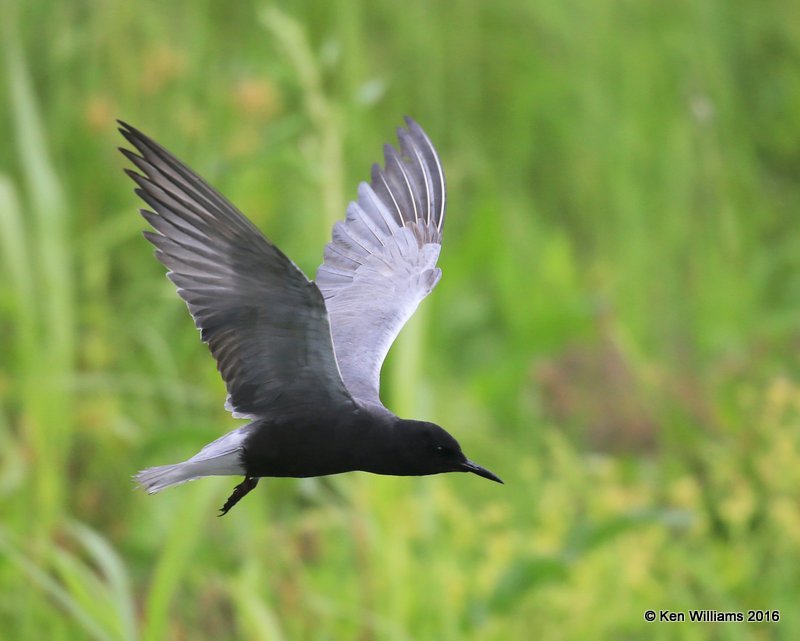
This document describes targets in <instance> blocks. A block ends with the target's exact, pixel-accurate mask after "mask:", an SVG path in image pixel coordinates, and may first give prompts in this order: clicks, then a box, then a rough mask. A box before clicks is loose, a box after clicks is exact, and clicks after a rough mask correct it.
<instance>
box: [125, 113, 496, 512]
mask: <svg viewBox="0 0 800 641" xmlns="http://www.w3.org/2000/svg"><path fill="white" fill-rule="evenodd" d="M407 123H408V129H401V130H399V132H398V134H399V138H400V150H401V153H400V154H398V153H397V151H396V150H395V149H394V148H392V147H390V146H388V145H387V146H386V147H385V157H386V165H385V168H384V169H381V168H379V167H378V166H377V165H375V166H374V167H373V172H372V182H371V184H366V183H362V184H361V186H360V187H359V199H358V201H357V202H353V203H351V204H350V206H349V207H348V210H347V218H346V220H345V221H344V222H339V223H337V224H336V225H335V226H334V229H333V239H332V241H331V242H330V243H329V244H328V246H327V247H326V250H325V261H324V262H323V264H322V265H321V266H320V268H319V271H318V273H317V280H316V282H312V281H310V280H308V279H307V278H306V277H305V275H304V274H303V273H302V272H301V271H300V269H299V268H298V267H297V266H296V265H295V264H294V263H292V262H291V260H289V259H288V258H287V257H286V256H285V255H284V254H283V253H282V252H281V251H280V250H279V249H278V248H277V247H275V245H273V244H272V243H271V242H270V241H269V240H267V239H266V238H265V237H264V236H263V235H262V234H261V232H259V231H258V229H257V228H256V227H255V226H253V224H252V223H250V221H249V220H247V219H246V218H245V217H244V215H243V214H241V213H240V212H239V211H238V210H236V208H235V207H234V206H233V205H231V204H230V203H229V202H228V201H227V200H225V199H224V198H223V197H222V196H221V195H219V194H218V193H217V192H216V191H214V190H213V189H212V188H211V187H210V186H208V185H207V184H206V183H205V182H204V181H203V180H202V179H201V178H200V177H199V176H197V175H196V174H195V173H194V172H192V171H191V170H190V169H188V167H186V166H185V165H184V164H183V163H181V162H180V161H179V160H177V159H176V158H175V157H174V156H172V155H171V154H169V152H167V151H166V150H165V149H163V148H162V147H161V146H159V145H158V144H156V143H155V142H153V141H152V140H150V139H149V138H147V137H146V136H144V135H143V134H142V133H141V132H139V131H137V130H136V129H133V128H132V127H130V126H128V125H125V124H122V128H121V129H120V131H121V132H122V133H123V135H124V136H125V137H126V138H127V139H128V140H129V141H130V142H131V143H132V144H133V145H134V146H135V147H136V149H137V151H139V153H140V154H141V155H136V154H134V153H132V152H130V151H128V150H124V149H123V150H122V151H123V153H124V154H125V155H126V156H127V157H128V158H129V159H130V160H131V161H132V162H133V163H134V165H136V167H137V168H138V169H139V170H140V171H141V172H142V174H138V173H135V172H132V171H128V174H129V175H130V176H131V177H132V178H133V179H134V181H135V182H136V183H137V184H138V186H139V188H138V189H137V190H136V193H137V194H138V195H139V196H141V197H142V199H144V200H145V202H146V203H147V204H148V205H149V206H150V207H151V208H152V211H150V210H142V215H143V216H144V217H145V218H146V219H147V220H148V222H150V224H151V225H152V227H153V229H154V230H155V231H154V232H145V236H146V237H147V239H148V240H150V242H151V243H153V245H155V247H156V256H157V257H158V259H159V260H160V261H161V262H162V263H163V264H164V265H165V266H166V267H167V268H168V269H169V272H168V276H169V278H170V280H172V281H173V283H174V284H175V285H176V286H177V288H178V293H179V295H180V296H181V297H182V298H183V299H184V301H185V302H186V304H187V306H188V307H189V311H190V312H191V314H192V316H193V318H194V320H195V324H196V325H197V327H198V329H200V331H201V336H202V339H203V341H204V342H205V343H207V344H208V346H209V348H210V349H211V352H212V354H213V355H214V357H215V358H216V360H217V365H218V368H219V370H220V373H221V374H222V377H223V379H224V380H225V383H226V386H227V388H228V400H227V402H226V407H227V408H228V409H229V410H230V411H231V412H232V413H233V415H234V416H235V417H237V418H246V419H249V421H250V422H249V423H247V424H246V425H244V426H243V427H240V428H238V429H236V430H234V431H232V432H230V433H228V434H226V435H225V436H223V437H221V438H220V439H218V440H216V441H214V442H213V443H210V444H208V445H207V446H206V447H204V448H203V449H202V450H201V451H200V452H198V453H197V454H196V455H195V456H193V457H192V458H190V459H188V460H187V461H184V462H182V463H177V464H174V465H166V466H161V467H155V468H150V469H147V470H144V471H142V472H140V473H139V474H138V475H137V477H136V479H137V481H138V482H139V483H140V485H142V486H143V487H144V488H145V489H147V491H148V492H151V493H152V492H157V491H159V490H161V489H163V488H165V487H169V486H170V485H176V484H178V483H182V482H185V481H189V480H193V479H195V478H199V477H202V476H212V475H243V476H244V477H245V481H244V482H242V483H241V484H240V485H239V486H237V488H236V489H235V490H234V493H233V495H232V496H231V498H230V499H229V500H228V502H227V503H226V505H225V507H224V508H223V513H224V512H227V511H228V510H229V509H230V508H231V507H232V506H233V505H234V504H235V503H236V502H237V501H238V500H240V499H241V498H242V497H243V496H244V495H245V494H247V492H249V491H250V490H252V489H253V488H254V487H255V485H256V483H257V479H258V478H261V477H265V476H277V477H280V476H288V477H308V476H323V475H328V474H338V473H341V472H350V471H356V470H361V471H365V472H373V473H376V474H393V475H399V476H407V475H426V474H437V473H440V472H453V471H469V472H474V473H476V474H479V475H481V476H484V477H486V478H490V479H492V480H496V481H499V479H498V478H497V477H496V476H495V475H493V474H492V473H491V472H489V471H488V470H485V469H483V468H481V467H480V466H478V465H476V464H474V463H472V462H471V461H468V460H467V459H466V457H465V456H464V455H463V453H462V452H461V448H460V446H459V445H458V442H457V441H456V440H455V439H454V438H453V437H452V436H450V434H448V433H447V432H446V431H445V430H444V429H442V428H441V427H439V426H438V425H435V424H433V423H427V422H423V421H410V420H403V419H400V418H398V417H397V416H395V415H394V414H393V413H391V412H390V411H389V410H387V409H386V408H385V407H384V406H383V405H382V403H381V401H380V397H379V386H380V367H381V364H382V363H383V359H384V357H385V356H386V353H387V351H388V349H389V347H390V346H391V344H392V342H393V341H394V339H395V337H396V336H397V333H398V332H399V331H400V329H401V328H402V326H403V324H404V323H405V322H406V321H407V320H408V318H409V317H410V316H411V315H412V314H413V312H414V310H415V309H416V308H417V305H418V304H419V303H420V302H421V301H422V299H424V298H425V296H427V294H428V293H429V292H430V291H431V290H432V289H433V287H435V285H436V283H437V282H438V281H439V278H440V277H441V271H440V270H439V269H438V268H437V267H436V260H437V258H438V256H439V250H440V248H441V232H442V225H443V223H444V212H445V183H444V173H443V171H442V168H441V163H440V162H439V158H438V155H437V154H436V151H435V150H434V148H433V145H432V144H431V142H430V140H429V139H428V137H427V136H426V135H425V133H424V132H423V131H422V129H421V128H420V127H419V125H417V124H416V123H414V122H413V121H411V120H407Z"/></svg>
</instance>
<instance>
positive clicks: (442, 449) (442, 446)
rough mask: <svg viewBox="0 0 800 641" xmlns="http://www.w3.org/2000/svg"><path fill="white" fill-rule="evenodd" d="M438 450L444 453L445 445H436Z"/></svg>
mask: <svg viewBox="0 0 800 641" xmlns="http://www.w3.org/2000/svg"><path fill="white" fill-rule="evenodd" d="M436 451H437V452H439V454H444V453H445V451H446V450H445V447H444V445H437V446H436Z"/></svg>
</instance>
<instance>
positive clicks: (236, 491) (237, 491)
mask: <svg viewBox="0 0 800 641" xmlns="http://www.w3.org/2000/svg"><path fill="white" fill-rule="evenodd" d="M256 485H258V477H256V476H246V477H245V479H244V481H242V482H241V483H239V485H237V486H236V487H235V488H233V493H232V494H231V495H230V496H229V497H228V500H227V501H225V505H223V506H222V507H221V508H220V509H219V514H218V516H225V515H226V514H227V513H228V512H229V511H230V509H231V508H232V507H233V506H234V505H236V504H237V503H238V502H239V501H241V500H242V499H243V498H244V497H245V496H246V495H247V493H248V492H249V491H250V490H252V489H253V488H254V487H255V486H256Z"/></svg>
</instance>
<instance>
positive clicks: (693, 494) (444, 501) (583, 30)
mask: <svg viewBox="0 0 800 641" xmlns="http://www.w3.org/2000/svg"><path fill="white" fill-rule="evenodd" d="M2 11H3V13H2V17H3V22H4V24H3V28H4V29H5V31H4V32H3V39H4V42H3V49H2V69H3V74H2V75H1V76H0V138H1V139H2V140H4V141H6V142H7V144H4V145H0V252H1V254H0V329H2V332H3V337H4V338H3V340H2V341H0V359H1V360H2V366H0V400H1V401H2V411H0V512H2V514H3V519H2V524H0V630H2V632H0V636H2V637H3V638H6V637H7V638H13V639H20V640H23V641H24V640H26V639H42V638H48V639H50V638H52V639H86V638H92V639H114V640H120V641H122V640H125V641H132V640H134V639H143V640H144V639H146V640H155V639H183V638H192V639H199V640H202V639H217V638H248V639H251V638H252V639H299V638H302V639H305V638H308V639H328V638H359V639H363V640H369V639H376V640H377V639H396V640H398V641H401V640H402V641H405V640H408V639H436V640H437V641H438V640H443V639H444V640H448V639H453V640H459V641H460V640H462V639H473V638H474V639H478V638H480V639H482V640H483V641H487V640H489V641H491V640H492V639H498V640H500V639H502V640H504V641H505V640H507V639H529V638H531V636H541V637H542V638H561V639H585V638H609V639H619V638H653V639H662V638H663V639H667V638H668V639H707V638H709V637H710V636H713V637H714V638H720V639H731V640H735V639H750V638H764V639H766V638H776V639H794V638H797V637H798V634H800V624H798V622H797V621H796V620H795V619H796V617H794V616H793V610H794V609H796V603H795V601H796V597H795V595H796V594H797V591H798V587H800V577H799V576H798V573H797V570H796V567H798V562H799V561H800V558H798V552H797V551H798V549H800V510H799V509H798V505H799V504H800V503H799V501H800V493H799V492H798V487H800V477H798V472H797V469H798V468H797V465H796V461H797V457H798V455H800V433H799V432H798V409H799V408H800V386H799V385H798V384H797V380H798V366H797V359H796V358H794V356H793V354H794V347H795V345H796V343H797V329H796V327H797V325H796V323H797V318H798V312H800V309H799V308H800V304H798V301H799V300H800V298H798V295H797V294H798V291H800V290H799V289H798V282H800V281H798V278H797V274H798V273H800V271H798V268H800V265H798V261H799V260H800V259H799V258H798V257H799V256H800V251H798V249H800V233H798V231H797V227H796V225H794V222H793V221H794V214H795V212H796V211H797V209H798V206H800V188H798V186H797V181H796V180H795V177H796V175H797V173H798V169H800V162H799V159H800V157H799V156H798V154H797V149H796V145H794V144H793V143H792V141H793V140H796V139H797V138H798V134H800V115H799V114H800V111H798V109H797V106H798V105H800V81H798V78H800V67H798V65H797V60H798V59H800V58H798V53H800V34H799V33H798V32H797V29H796V26H795V25H796V24H798V21H797V20H796V18H797V15H796V14H797V11H796V9H795V7H794V5H793V4H792V3H790V2H787V1H784V0H774V1H771V2H769V3H767V4H763V3H762V4H760V5H753V6H748V5H736V6H734V5H731V4H730V3H726V2H723V1H721V0H719V1H718V0H712V1H709V2H705V3H699V4H698V3H694V4H691V3H683V4H681V3H678V4H674V3H673V4H671V5H669V6H666V5H664V6H661V5H657V4H646V3H645V4H642V3H639V4H637V3H628V2H623V1H620V0H603V1H601V2H597V3H593V4H587V3H578V2H572V1H567V2H551V1H546V2H540V3H534V4H523V5H520V3H515V2H511V1H510V0H500V1H498V2H493V3H480V2H475V1H474V0H455V1H454V2H451V3H448V4H447V5H446V6H445V5H437V4H435V3H428V2H423V1H422V0H410V1H409V2H406V3H403V4H397V3H385V2H378V3H374V2H371V3H367V2H360V1H356V2H334V3H330V2H321V1H317V0H312V1H311V2H304V3H301V2H290V3H288V4H282V5H280V8H277V5H270V4H264V3H261V2H251V3H238V4H236V5H231V6H226V7H225V8H224V9H223V8H222V7H221V5H220V6H216V5H209V4H207V5H198V4H196V3H195V4H192V3H173V4H170V5H164V6H163V7H162V6H159V7H155V6H153V7H149V8H148V10H147V11H142V10H140V8H139V7H138V5H137V6H134V5H131V4H130V3H128V4H125V3H121V2H116V1H114V2H109V3H104V4H99V5H97V6H93V7H91V10H89V9H87V7H84V6H82V5H80V4H76V3H50V2H47V1H44V0H42V1H40V2H33V3H14V2H8V3H6V4H5V5H3V7H2ZM43 43H46V45H47V46H43ZM404 114H409V115H411V116H413V117H414V118H415V119H417V120H418V121H419V122H420V123H422V124H423V126H424V127H425V128H426V129H427V130H428V132H429V134H430V135H431V137H432V138H433V139H434V140H435V142H436V143H437V146H438V147H439V149H440V151H441V153H442V156H443V159H444V162H445V169H446V171H447V175H448V183H449V187H450V192H449V203H448V220H447V227H446V231H445V239H446V240H445V246H444V249H443V253H442V258H441V264H442V268H443V271H444V278H443V279H442V281H441V284H440V285H439V286H438V287H437V289H436V291H435V293H434V294H433V295H432V296H431V297H430V299H428V300H426V301H425V302H424V303H423V305H422V306H421V308H420V310H419V312H418V315H417V316H416V317H415V319H414V320H413V321H412V323H411V324H410V325H409V326H408V327H407V328H406V329H405V330H404V332H403V334H402V335H401V337H400V339H399V341H398V343H397V344H396V345H395V348H394V350H393V353H392V354H391V355H390V359H389V361H388V363H387V367H386V368H385V372H384V375H385V385H384V389H383V394H384V396H385V398H386V400H387V402H388V403H389V404H390V406H391V407H392V408H393V409H395V410H396V411H397V412H398V413H400V414H402V415H410V416H424V417H426V418H430V419H433V420H437V421H438V422H440V423H442V424H443V425H444V426H445V427H447V428H448V429H450V430H451V431H452V432H453V433H454V434H456V436H457V437H458V438H459V440H460V441H461V442H462V444H463V445H464V447H465V450H466V451H467V453H468V454H469V455H470V456H471V457H474V458H475V459H476V460H478V461H479V462H480V463H482V464H485V465H487V466H488V467H489V468H491V469H493V470H495V471H497V472H498V473H499V474H500V476H502V477H503V478H504V479H505V480H506V485H505V486H504V487H502V488H501V487H499V486H494V485H492V484H489V483H486V482H484V481H482V480H481V479H477V478H466V477H465V476H462V475H458V476H457V475H448V476H443V477H434V478H424V479H394V478H381V477H372V476H368V475H360V474H353V475H346V476H342V477H333V478H329V479H322V480H304V481H294V480H278V479H276V480H268V481H266V482H265V483H263V484H262V485H263V487H262V486H260V487H259V491H258V492H256V493H254V494H253V495H250V496H248V498H247V500H246V501H245V502H243V503H242V504H241V505H240V506H237V508H236V510H235V511H234V512H233V513H231V514H230V515H228V516H227V517H226V518H224V519H216V518H214V515H215V507H216V506H217V505H219V504H221V503H222V501H223V500H224V498H225V496H227V492H228V491H229V490H230V485H231V484H232V483H233V480H232V479H217V480H211V479H209V480H205V481H203V482H202V483H197V484H190V485H187V486H183V487H181V488H178V489H175V490H171V491H169V492H165V493H164V494H160V495H158V496H157V497H147V496H144V495H142V494H140V493H136V492H133V491H132V487H131V484H130V481H129V477H130V476H131V475H132V474H133V473H134V472H135V471H136V470H137V469H139V468H141V467H144V466H146V465H149V464H158V463H165V462H170V461H172V460H178V459H181V458H185V457H186V456H188V455H190V454H192V453H193V452H194V451H195V450H196V449H197V448H198V447H199V446H201V445H202V444H203V443H205V442H207V441H210V440H212V439H213V438H215V437H217V436H218V435H219V434H221V433H222V432H223V431H225V430H226V429H230V428H232V427H233V426H234V425H235V424H236V423H235V421H233V420H232V419H230V417H229V416H228V415H227V414H226V413H225V412H224V411H223V409H222V407H221V400H222V398H223V396H224V390H223V387H222V384H221V382H220V381H219V380H218V376H217V373H216V371H215V369H214V366H213V363H212V362H211V359H210V358H209V356H208V354H207V353H206V350H205V349H204V348H203V347H202V346H201V345H200V343H199V341H198V340H197V333H196V330H194V328H193V327H192V324H191V321H190V320H189V318H188V317H187V314H186V312H185V308H184V307H183V305H182V304H181V303H180V301H179V300H178V299H177V297H176V296H175V295H174V291H173V288H172V286H171V284H170V283H168V282H167V281H166V279H165V278H164V276H163V270H162V269H161V266H160V265H158V264H157V262H156V261H154V260H153V259H152V257H151V255H150V250H149V249H148V246H147V244H146V243H145V242H144V241H143V240H141V237H140V235H139V230H140V229H141V227H142V223H141V221H140V218H139V217H138V216H137V215H136V213H135V209H136V208H137V207H138V203H136V202H135V198H134V197H133V196H132V194H131V190H130V185H129V184H128V182H127V181H126V180H125V178H124V176H123V175H122V174H121V172H120V169H121V167H122V164H123V163H122V160H121V159H120V158H119V157H118V153H117V152H116V150H115V147H116V146H117V145H119V144H121V140H120V139H119V136H118V135H117V134H116V132H115V129H114V119H115V118H116V117H120V116H121V117H123V118H125V119H126V120H129V121H130V122H132V123H133V124H135V125H137V126H141V127H142V128H144V129H145V130H146V131H147V132H149V133H151V134H152V135H153V136H155V137H156V138H158V139H159V140H161V141H163V143H164V144H166V145H167V146H168V147H170V148H171V149H174V150H175V151H176V152H177V153H178V154H179V156H181V157H182V158H184V159H185V160H186V161H187V162H189V163H190V164H191V165H192V166H193V167H195V168H197V169H198V170H199V171H200V173H202V174H203V175H205V176H208V177H209V179H210V180H211V182H212V183H213V184H215V185H216V186H217V187H219V188H220V189H221V190H222V191H223V192H224V193H226V194H227V195H228V196H229V197H230V198H231V199H232V200H233V201H234V202H236V203H237V204H238V205H239V206H240V207H241V208H242V210H243V211H245V212H247V213H248V215H250V216H251V217H252V218H253V219H254V221H255V222H256V223H257V224H258V225H259V226H260V227H262V228H263V229H264V230H265V232H266V233H267V234H268V235H269V236H270V237H271V238H272V239H273V240H274V241H275V242H276V243H278V244H279V245H280V246H281V247H283V248H284V249H285V250H286V251H287V253H288V254H289V255H290V256H292V257H293V258H294V259H296V261H297V262H298V264H299V265H300V266H301V267H302V268H303V269H304V270H305V271H306V273H307V274H309V275H310V276H311V275H313V273H314V271H315V269H316V266H317V265H318V263H319V261H320V260H321V255H322V254H321V252H322V245H323V243H324V242H326V240H327V239H328V237H329V233H330V226H331V224H332V222H333V221H334V220H336V219H338V218H341V217H342V216H343V215H344V207H345V205H346V202H347V200H348V199H351V198H354V197H355V194H356V190H355V187H356V185H357V182H358V181H359V180H365V179H367V178H368V176H369V166H370V164H371V163H372V162H374V161H376V160H378V159H379V157H380V146H381V144H382V143H383V142H387V141H391V138H392V130H393V129H394V127H396V126H398V125H400V124H401V123H402V120H401V116H402V115H404ZM649 608H655V609H661V608H668V609H673V610H687V609H689V608H713V609H719V610H747V609H749V608H764V609H780V610H781V611H782V614H783V618H782V620H781V622H780V623H777V624H728V625H726V626H724V627H711V626H706V625H697V624H689V623H687V624H675V625H672V626H667V625H664V624H658V623H653V624H647V623H646V622H644V620H643V618H642V617H643V612H644V611H645V610H646V609H649Z"/></svg>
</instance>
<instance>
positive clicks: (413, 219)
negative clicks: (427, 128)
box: [317, 118, 446, 403]
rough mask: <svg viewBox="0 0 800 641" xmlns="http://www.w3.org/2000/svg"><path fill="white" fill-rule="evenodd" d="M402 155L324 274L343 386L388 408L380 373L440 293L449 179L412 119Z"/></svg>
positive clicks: (387, 156) (368, 188)
mask: <svg viewBox="0 0 800 641" xmlns="http://www.w3.org/2000/svg"><path fill="white" fill-rule="evenodd" d="M406 124H407V127H406V128H404V129H399V130H398V139H399V142H400V151H399V152H398V151H397V150H396V149H395V148H394V147H392V146H390V145H386V146H385V147H384V167H383V168H381V167H380V166H379V165H377V164H376V165H373V167H372V180H371V183H370V184H366V183H362V184H361V185H359V188H358V201H357V202H353V203H350V205H349V206H348V208H347V216H346V218H345V221H344V222H337V223H336V224H335V225H334V227H333V234H332V240H331V242H330V243H328V245H327V246H326V248H325V259H324V262H323V263H322V265H320V267H319V269H318V271H317V285H318V286H319V288H320V290H321V291H322V294H323V296H324V298H325V305H326V307H327V309H328V315H329V317H330V322H331V334H332V336H333V344H334V349H335V352H336V359H337V362H338V364H339V369H340V371H341V374H342V379H343V381H344V383H345V385H346V387H347V389H348V391H349V392H350V393H351V394H352V395H353V397H354V398H356V399H357V400H361V401H366V402H370V403H380V397H379V388H380V368H381V365H382V364H383V360H384V358H385V357H386V354H387V352H388V351H389V347H391V344H392V343H393V342H394V340H395V338H396V337H397V334H398V333H399V332H400V330H401V329H402V327H403V325H404V324H405V323H406V321H407V320H408V319H409V318H410V317H411V315H412V314H413V313H414V311H415V310H416V308H417V306H418V305H419V303H420V302H421V301H422V300H423V299H424V298H425V297H426V296H427V295H428V294H429V293H430V291H431V290H432V289H433V288H434V287H435V286H436V283H437V282H438V281H439V278H440V277H441V270H439V269H438V268H437V267H436V261H437V259H438V257H439V250H440V249H441V242H442V225H443V223H444V215H445V206H446V202H445V180H444V172H443V170H442V165H441V162H440V161H439V157H438V154H437V153H436V150H435V149H434V147H433V144H432V143H431V141H430V139H429V138H428V136H427V135H426V134H425V132H424V131H423V130H422V129H421V128H420V126H419V125H417V123H415V122H414V121H412V120H411V119H410V118H407V119H406Z"/></svg>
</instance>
